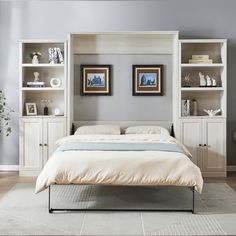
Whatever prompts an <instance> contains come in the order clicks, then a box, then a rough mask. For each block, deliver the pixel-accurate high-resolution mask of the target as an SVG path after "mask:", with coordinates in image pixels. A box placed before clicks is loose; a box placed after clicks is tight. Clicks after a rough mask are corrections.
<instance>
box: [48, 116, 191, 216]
mask: <svg viewBox="0 0 236 236" xmlns="http://www.w3.org/2000/svg"><path fill="white" fill-rule="evenodd" d="M103 124H113V125H115V124H116V125H119V126H120V127H121V130H122V131H124V130H125V129H126V128H127V127H129V126H134V125H159V126H162V127H164V128H167V129H168V130H169V132H170V135H171V136H173V137H175V133H174V125H173V123H172V122H171V121H74V122H73V123H72V128H71V134H74V132H75V130H76V129H77V128H78V127H80V126H84V125H103ZM55 185H60V184H55ZM52 186H53V185H52ZM162 187H163V186H162ZM186 187H188V188H190V190H191V192H192V205H191V208H189V209H143V208H139V209H129V208H121V209H120V208H119V209H117V208H109V209H107V208H77V209H74V208H73V209H69V208H52V207H51V186H49V188H48V189H49V191H48V211H49V213H53V212H56V211H170V212H173V211H187V212H192V213H193V214H194V213H195V204H194V200H195V199H194V198H195V197H194V195H195V187H194V186H192V187H189V186H186Z"/></svg>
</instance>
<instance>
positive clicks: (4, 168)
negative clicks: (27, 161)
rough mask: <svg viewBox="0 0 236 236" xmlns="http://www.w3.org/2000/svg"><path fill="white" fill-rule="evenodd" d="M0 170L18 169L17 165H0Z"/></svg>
mask: <svg viewBox="0 0 236 236" xmlns="http://www.w3.org/2000/svg"><path fill="white" fill-rule="evenodd" d="M0 171H19V165H0Z"/></svg>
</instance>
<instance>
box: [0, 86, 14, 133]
mask: <svg viewBox="0 0 236 236" xmlns="http://www.w3.org/2000/svg"><path fill="white" fill-rule="evenodd" d="M12 112H14V111H13V110H12V109H10V108H9V107H7V105H6V98H5V96H4V94H3V92H2V91H1V90H0V133H5V134H6V136H8V135H9V134H10V133H11V131H12V130H11V127H10V124H9V121H10V119H11V113H12Z"/></svg>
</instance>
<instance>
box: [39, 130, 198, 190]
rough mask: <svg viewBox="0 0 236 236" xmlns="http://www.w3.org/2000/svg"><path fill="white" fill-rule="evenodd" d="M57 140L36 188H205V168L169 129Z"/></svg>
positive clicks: (76, 136) (77, 136)
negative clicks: (160, 132) (159, 186)
mask: <svg viewBox="0 0 236 236" xmlns="http://www.w3.org/2000/svg"><path fill="white" fill-rule="evenodd" d="M57 144H58V149H57V150H56V151H55V152H54V153H53V155H52V156H51V157H50V159H49V160H48V161H47V163H46V165H45V166H44V168H43V170H42V172H41V173H40V175H39V176H38V178H37V181H36V189H35V191H36V193H38V192H40V191H42V190H44V189H46V188H47V187H48V186H50V185H52V184H78V185H85V184H86V185H87V184H93V185H125V186H129V185H130V186H157V185H162V186H164V185H165V186H172V185H173V186H189V187H190V186H195V189H196V191H198V192H199V193H201V191H202V186H203V179H202V175H201V171H200V169H199V168H198V167H197V166H196V165H195V164H194V163H193V162H192V161H191V154H190V153H189V152H188V150H187V149H186V147H185V146H184V145H182V144H181V143H180V142H179V141H178V140H176V139H175V138H173V137H171V136H169V135H158V134H148V135H145V134H142V135H140V134H129V135H73V136H68V137H65V138H63V139H61V140H59V141H58V142H57Z"/></svg>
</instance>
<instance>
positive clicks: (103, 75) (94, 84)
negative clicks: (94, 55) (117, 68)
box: [80, 65, 111, 96]
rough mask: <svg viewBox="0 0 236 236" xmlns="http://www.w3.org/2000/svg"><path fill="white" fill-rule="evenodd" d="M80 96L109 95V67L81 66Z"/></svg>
mask: <svg viewBox="0 0 236 236" xmlns="http://www.w3.org/2000/svg"><path fill="white" fill-rule="evenodd" d="M80 68H81V95H82V96H84V95H103V96H105V95H108V96H110V95H111V65H81V66H80Z"/></svg>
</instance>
